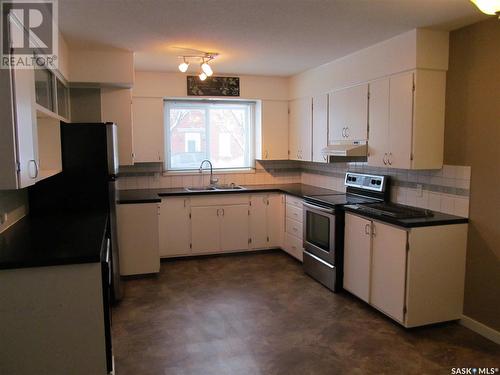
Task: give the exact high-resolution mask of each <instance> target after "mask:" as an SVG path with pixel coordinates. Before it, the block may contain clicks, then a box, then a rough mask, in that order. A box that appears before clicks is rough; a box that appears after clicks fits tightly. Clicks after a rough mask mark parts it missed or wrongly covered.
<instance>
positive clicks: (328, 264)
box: [304, 250, 335, 269]
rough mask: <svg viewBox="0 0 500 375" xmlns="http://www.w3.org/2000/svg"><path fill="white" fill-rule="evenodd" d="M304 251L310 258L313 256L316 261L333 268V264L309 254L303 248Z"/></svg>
mask: <svg viewBox="0 0 500 375" xmlns="http://www.w3.org/2000/svg"><path fill="white" fill-rule="evenodd" d="M304 253H306V254H307V255H309V256H310V257H311V258H313V259H314V260H317V261H318V262H320V263H323V264H324V265H325V266H327V267H328V268H332V269H333V268H335V267H334V266H332V265H331V264H330V263H327V262H325V261H324V260H323V259H321V258H320V257H317V256H316V255H314V254H311V253H310V252H309V251H306V250H304Z"/></svg>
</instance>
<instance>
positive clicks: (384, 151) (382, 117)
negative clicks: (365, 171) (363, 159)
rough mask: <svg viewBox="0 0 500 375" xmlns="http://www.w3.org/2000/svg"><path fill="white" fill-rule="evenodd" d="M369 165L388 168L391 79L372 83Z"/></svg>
mask: <svg viewBox="0 0 500 375" xmlns="http://www.w3.org/2000/svg"><path fill="white" fill-rule="evenodd" d="M369 121H370V126H369V132H368V165H372V166H374V167H384V166H387V159H388V154H389V79H388V78H387V79H381V80H380V81H376V82H373V83H370V103H369Z"/></svg>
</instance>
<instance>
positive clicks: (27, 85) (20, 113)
mask: <svg viewBox="0 0 500 375" xmlns="http://www.w3.org/2000/svg"><path fill="white" fill-rule="evenodd" d="M13 74H14V90H15V115H16V139H17V158H18V159H17V161H18V162H19V169H20V171H19V174H18V176H19V179H18V187H19V188H24V187H27V186H30V185H33V184H34V183H35V182H36V181H37V179H38V177H39V172H40V171H39V164H40V161H39V158H38V141H37V126H36V113H35V73H34V71H33V70H32V69H14V73H13Z"/></svg>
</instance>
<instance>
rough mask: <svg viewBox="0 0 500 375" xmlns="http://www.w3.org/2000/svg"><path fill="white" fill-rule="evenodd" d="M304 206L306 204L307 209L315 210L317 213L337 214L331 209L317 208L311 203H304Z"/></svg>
mask: <svg viewBox="0 0 500 375" xmlns="http://www.w3.org/2000/svg"><path fill="white" fill-rule="evenodd" d="M303 204H304V206H305V207H308V208H311V209H313V210H317V211H321V212H326V213H328V214H333V213H335V210H333V209H331V208H324V207H321V206H316V205H315V204H309V203H306V202H304V203H303Z"/></svg>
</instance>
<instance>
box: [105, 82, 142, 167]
mask: <svg viewBox="0 0 500 375" xmlns="http://www.w3.org/2000/svg"><path fill="white" fill-rule="evenodd" d="M101 117H102V121H104V122H114V123H115V124H116V125H117V127H118V157H119V158H120V165H133V164H134V144H133V139H132V90H131V89H116V88H102V89H101Z"/></svg>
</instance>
